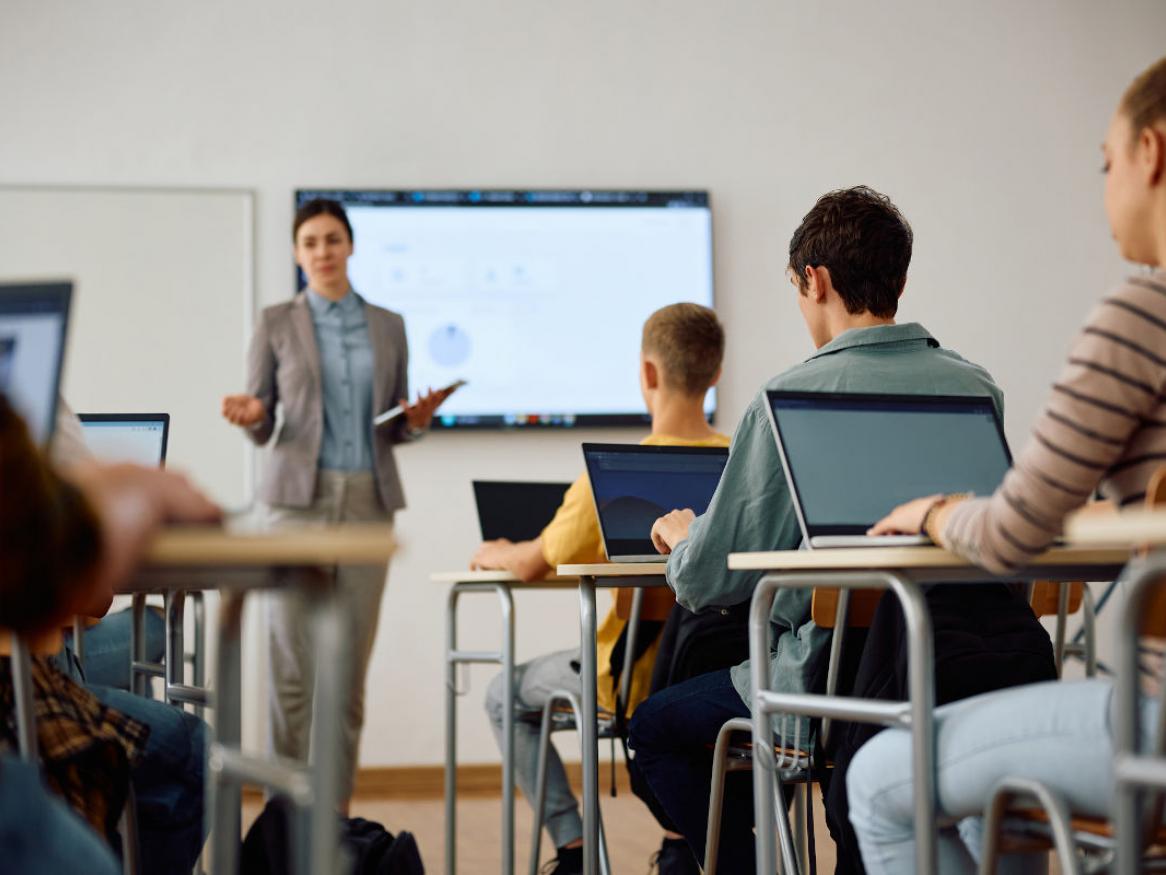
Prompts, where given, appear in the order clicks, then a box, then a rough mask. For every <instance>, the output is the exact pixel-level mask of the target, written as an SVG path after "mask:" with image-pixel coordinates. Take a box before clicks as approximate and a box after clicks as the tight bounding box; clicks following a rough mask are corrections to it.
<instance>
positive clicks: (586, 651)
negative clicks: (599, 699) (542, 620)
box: [579, 577, 599, 875]
mask: <svg viewBox="0 0 1166 875" xmlns="http://www.w3.org/2000/svg"><path fill="white" fill-rule="evenodd" d="M595 629H596V619H595V578H594V577H581V578H579V649H580V653H581V663H582V671H581V674H580V679H581V680H582V682H583V697H582V698H583V721H582V725H581V726H580V727H579V736H580V739H581V741H582V745H583V875H599V732H598V725H597V722H596V721H597V719H598V714H597V711H598V706H597V704H596V689H595V688H596V684H597V683H598V680H597V677H598V673H597V667H596V661H597V658H596V655H595Z"/></svg>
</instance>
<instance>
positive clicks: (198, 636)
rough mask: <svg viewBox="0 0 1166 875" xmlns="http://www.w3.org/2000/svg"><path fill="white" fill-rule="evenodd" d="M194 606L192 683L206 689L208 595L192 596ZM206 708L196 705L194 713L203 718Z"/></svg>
mask: <svg viewBox="0 0 1166 875" xmlns="http://www.w3.org/2000/svg"><path fill="white" fill-rule="evenodd" d="M191 603H192V604H193V605H194V653H193V654H192V656H193V659H192V660H191V683H193V684H194V685H195V686H196V687H202V688H205V687H206V595H205V594H204V593H202V592H195V593H192V594H191ZM205 712H206V708H204V707H203V706H202V705H196V706H195V708H194V713H195V714H196V715H198V716H199V717H202V716H203V714H204V713H205Z"/></svg>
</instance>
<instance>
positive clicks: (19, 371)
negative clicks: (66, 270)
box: [0, 280, 73, 447]
mask: <svg viewBox="0 0 1166 875" xmlns="http://www.w3.org/2000/svg"><path fill="white" fill-rule="evenodd" d="M72 297H73V284H72V283H71V282H68V281H64V280H62V281H54V282H28V283H0V393H3V394H4V395H6V396H7V397H8V400H9V401H10V402H11V404H12V406H13V408H14V409H15V410H16V412H17V413H19V414H20V416H21V418H22V419H24V421H25V422H26V423H27V424H28V428H29V431H30V432H31V434H32V439H33V440H34V441H35V442H36V443H37V445H38V446H42V447H47V446H48V444H49V440H50V439H51V438H52V436H53V429H54V427H55V426H56V421H57V397H58V393H59V392H60V388H61V370H62V366H63V364H64V360H65V337H66V335H67V333H68V326H69V304H70V301H71V299H72Z"/></svg>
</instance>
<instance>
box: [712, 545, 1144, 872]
mask: <svg viewBox="0 0 1166 875" xmlns="http://www.w3.org/2000/svg"><path fill="white" fill-rule="evenodd" d="M1128 558H1129V551H1128V549H1121V548H1098V549H1083V548H1077V547H1073V548H1058V549H1054V550H1050V551H1048V552H1046V553H1044V554H1042V555H1041V556H1038V557H1037V558H1036V559H1035V560H1034V561H1033V563H1032V565H1031V566H1030V567H1029V568H1027V569H1024V570H1023V571H1021V572H1019V573H1015V574H1010V575H1008V576H1007V578H1006V579H1007V580H1009V581H1016V580H1023V581H1032V580H1037V579H1042V580H1043V579H1054V580H1065V581H1071V580H1107V579H1113V578H1114V577H1116V576H1117V575H1118V574H1119V573H1120V572H1121V569H1122V567H1123V566H1124V565H1125V564H1126V560H1127V559H1128ZM728 567H729V568H730V569H731V570H733V571H761V572H766V574H765V576H764V577H763V578H762V579H761V581H760V583H759V584H758V586H757V588H756V589H755V590H754V593H753V603H752V609H751V611H750V618H749V631H750V636H749V651H750V659H751V665H752V670H753V671H752V698H753V737H754V739H760V738H765V737H767V735H768V734H769V729H768V726H769V725H770V724H769V721H770V720H771V715H773V714H778V713H781V714H806V715H810V716H819V717H829V718H831V719H840V720H854V721H860V722H869V723H881V724H884V725H888V726H902V727H904V728H907V729H910V730H911V733H912V750H913V755H912V780H913V782H914V790H915V793H914V797H915V835H916V854H917V858H916V871H918V872H934V871H936V832H935V829H936V814H935V731H934V724H933V720H934V711H935V707H934V695H935V693H934V691H935V678H934V661H933V658H932V637H931V619H930V616H929V614H928V612H927V606H926V603H925V601H924V598H923V590H922V587H923V585H925V584H941V585H954V584H960V583H984V582H988V581H994V580H999V579H1001V578H998V577H996V576H994V575H991V574H989V573H988V572H986V571H984V570H983V569H981V568H978V567H976V566H973V565H970V564H968V563H967V562H966V561H965V560H963V559H960V558H959V557H957V556H954V555H952V554H951V553H948V552H947V551H945V550H941V549H939V548H937V547H905V548H894V547H887V548H860V549H836V550H791V551H778V552H771V553H735V554H732V555H730V556H729V561H728ZM1066 585H1067V584H1066ZM816 586H836V587H841V588H843V589H847V590H850V589H865V588H872V589H888V590H890V591H891V592H892V593H893V594H894V597H895V598H896V599H898V601H899V603H900V604H901V605H902V608H903V612H904V616H905V618H906V626H907V636H908V657H907V659H908V669H907V672H908V689H909V690H910V701H908V702H884V701H877V700H870V699H857V698H852V697H832V696H825V695H819V694H810V693H805V694H795V693H781V692H777V691H774V690H773V688H772V684H771V679H770V677H769V653H770V642H769V613H770V609H771V608H772V605H773V600H774V597H775V595H776V593H777V590H778V589H780V588H783V587H793V588H800V589H812V588H814V587H816ZM773 787H774V757H773V748H772V747H771V746H770V745H765V744H755V745H754V761H753V805H754V816H755V818H756V822H757V824H758V828H757V872H758V873H759V875H760V873H766V875H772V873H773V872H774V871H775V868H776V865H777V849H776V847H775V840H774V835H775V832H776V830H775V829H774V828H772V827H770V828H763V827H762V825H763V824H770V825H773V824H775V810H774V792H773ZM782 858H783V866H784V867H785V869H784V871H786V872H796V871H797V869H796V867H795V863H794V861H793V852H792V847H790V843H789V842H788V841H786V840H784V839H783V841H782Z"/></svg>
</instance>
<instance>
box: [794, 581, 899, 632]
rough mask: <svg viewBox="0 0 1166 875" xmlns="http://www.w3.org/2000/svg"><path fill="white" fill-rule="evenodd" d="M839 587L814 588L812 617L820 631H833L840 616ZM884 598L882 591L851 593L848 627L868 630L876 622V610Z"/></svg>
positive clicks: (864, 590)
mask: <svg viewBox="0 0 1166 875" xmlns="http://www.w3.org/2000/svg"><path fill="white" fill-rule="evenodd" d="M838 593H839V590H838V588H837V587H833V586H816V587H814V596H813V601H812V602H811V604H810V616H811V618H812V619H813V621H814V625H815V626H817V627H818V628H819V629H833V628H834V618H835V616H837V614H838ZM882 597H883V591H882V590H881V589H855V590H851V592H850V604H849V605H848V606H847V610H846V625H847V626H848V627H849V628H851V629H866V628H869V627H870V624H871V622H872V621H873V620H874V613H875V609H876V608H877V607H878V606H879V599H881V598H882Z"/></svg>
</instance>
